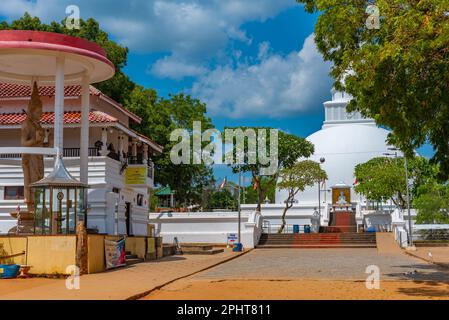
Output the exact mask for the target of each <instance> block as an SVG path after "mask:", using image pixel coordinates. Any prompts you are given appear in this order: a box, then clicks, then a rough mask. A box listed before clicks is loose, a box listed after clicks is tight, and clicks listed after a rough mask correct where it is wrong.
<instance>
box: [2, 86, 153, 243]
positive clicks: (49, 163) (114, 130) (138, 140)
mask: <svg viewBox="0 0 449 320" xmlns="http://www.w3.org/2000/svg"><path fill="white" fill-rule="evenodd" d="M39 94H40V97H41V100H42V103H43V112H44V113H43V115H42V118H41V124H42V127H43V128H44V129H45V131H46V141H48V143H49V147H51V146H52V143H53V139H52V138H51V137H52V135H53V129H54V128H53V127H54V126H53V123H54V113H53V110H54V105H55V103H54V87H47V86H41V87H40V88H39ZM30 95H31V90H30V87H29V86H23V85H14V84H4V83H0V147H16V146H20V144H21V123H22V122H23V121H24V120H25V118H26V115H25V113H24V111H23V109H26V105H27V104H28V101H29V99H30ZM64 105H65V107H64V142H63V144H64V154H63V156H64V163H65V165H66V167H67V169H68V170H69V172H70V173H71V174H72V175H73V176H74V177H75V178H77V179H79V178H80V128H81V124H80V123H81V88H80V86H67V87H65V101H64ZM90 106H91V107H90V113H89V123H90V125H89V127H90V132H89V147H90V148H89V165H88V184H89V192H88V206H89V210H88V228H91V229H98V231H99V232H100V233H108V234H122V235H126V234H127V235H146V234H147V224H148V207H149V199H148V191H149V188H152V187H153V186H154V185H153V176H154V168H153V165H152V162H151V154H153V153H160V152H162V147H161V146H159V145H158V144H156V143H154V142H153V141H151V140H150V139H149V138H147V137H145V136H142V135H140V134H138V133H137V132H135V131H133V130H131V129H130V123H131V122H137V123H140V121H141V119H140V118H139V117H138V116H136V115H135V114H133V113H131V112H130V111H128V110H126V109H125V108H124V107H123V106H121V105H120V104H118V103H117V102H115V101H114V100H112V99H111V98H109V97H107V96H106V95H104V94H103V93H102V92H100V91H99V90H97V89H95V88H94V87H90ZM53 161H54V160H53V158H51V157H47V158H45V174H46V175H47V174H48V173H50V172H51V171H52V169H53ZM133 166H136V167H139V168H147V177H146V179H145V180H146V181H145V183H144V184H139V185H130V184H127V183H126V182H127V181H126V179H125V171H126V169H127V168H132V167H133ZM128 182H129V181H128ZM19 205H20V206H21V207H22V208H25V207H26V206H25V203H24V201H23V170H22V163H21V155H20V154H4V155H0V234H5V233H8V232H9V231H10V230H12V229H13V228H14V227H15V226H16V223H17V221H16V220H15V219H14V218H12V217H11V215H10V213H11V212H14V211H16V209H17V207H18V206H19Z"/></svg>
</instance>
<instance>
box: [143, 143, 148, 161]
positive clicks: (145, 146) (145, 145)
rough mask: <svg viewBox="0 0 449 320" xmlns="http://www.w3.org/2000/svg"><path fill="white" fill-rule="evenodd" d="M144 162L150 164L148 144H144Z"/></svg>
mask: <svg viewBox="0 0 449 320" xmlns="http://www.w3.org/2000/svg"><path fill="white" fill-rule="evenodd" d="M143 164H148V145H147V144H144V145H143Z"/></svg>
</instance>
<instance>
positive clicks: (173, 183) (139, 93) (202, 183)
mask: <svg viewBox="0 0 449 320" xmlns="http://www.w3.org/2000/svg"><path fill="white" fill-rule="evenodd" d="M126 106H127V108H128V109H129V110H130V111H132V112H134V113H136V114H138V115H139V116H140V117H141V118H142V122H141V123H140V124H134V125H133V128H134V129H135V130H136V131H138V132H140V133H142V134H144V135H146V136H147V137H150V138H151V139H153V140H154V141H157V143H159V144H161V145H162V146H164V151H163V153H162V154H161V155H154V156H153V161H154V163H155V168H156V170H157V172H158V174H157V175H156V176H155V183H157V184H160V185H169V186H170V187H171V188H172V189H173V190H176V200H177V202H178V203H180V204H182V205H186V206H187V205H192V204H200V203H201V202H202V197H203V193H204V191H205V189H206V188H207V187H209V186H210V184H211V183H212V182H213V175H212V169H211V167H209V166H206V165H204V164H200V165H195V164H180V165H175V164H173V163H172V161H171V159H170V151H171V149H172V147H173V146H174V145H175V144H176V143H177V142H172V141H170V134H171V132H172V131H173V130H175V129H188V130H189V131H190V132H192V131H193V122H194V121H200V122H201V126H202V128H203V129H204V130H206V129H210V128H213V124H212V121H211V119H210V118H209V117H207V116H206V105H205V104H204V103H202V102H201V101H199V100H198V99H193V98H191V97H190V96H186V95H184V94H178V95H170V96H169V97H168V98H162V97H158V96H157V93H156V92H155V91H154V90H152V89H145V88H143V87H141V86H136V87H135V89H134V90H133V91H132V92H131V94H130V97H129V99H127V100H126ZM191 163H193V162H191Z"/></svg>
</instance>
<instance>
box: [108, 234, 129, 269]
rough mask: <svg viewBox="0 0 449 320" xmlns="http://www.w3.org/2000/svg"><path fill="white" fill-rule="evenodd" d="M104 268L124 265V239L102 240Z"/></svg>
mask: <svg viewBox="0 0 449 320" xmlns="http://www.w3.org/2000/svg"><path fill="white" fill-rule="evenodd" d="M104 251H105V258H106V269H114V268H118V267H123V266H126V251H125V239H122V240H119V241H110V240H106V239H105V240H104Z"/></svg>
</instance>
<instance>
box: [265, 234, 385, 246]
mask: <svg viewBox="0 0 449 320" xmlns="http://www.w3.org/2000/svg"><path fill="white" fill-rule="evenodd" d="M376 247H377V243H376V234H375V233H310V234H286V233H282V234H267V233H264V234H262V236H261V238H260V241H259V244H258V245H257V248H303V249H306V248H310V249H318V248H376Z"/></svg>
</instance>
